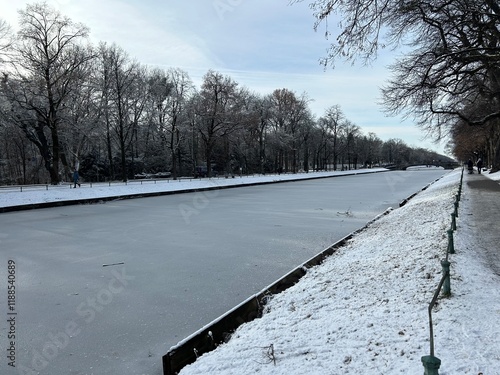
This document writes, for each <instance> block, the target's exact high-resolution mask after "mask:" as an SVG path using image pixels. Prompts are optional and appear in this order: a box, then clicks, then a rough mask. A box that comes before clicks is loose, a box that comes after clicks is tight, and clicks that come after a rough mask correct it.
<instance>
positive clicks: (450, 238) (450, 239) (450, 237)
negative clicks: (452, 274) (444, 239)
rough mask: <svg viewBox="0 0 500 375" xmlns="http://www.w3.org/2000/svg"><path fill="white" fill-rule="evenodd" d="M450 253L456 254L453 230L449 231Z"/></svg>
mask: <svg viewBox="0 0 500 375" xmlns="http://www.w3.org/2000/svg"><path fill="white" fill-rule="evenodd" d="M447 232H448V252H449V253H450V254H455V245H454V243H453V230H452V229H448V230H447Z"/></svg>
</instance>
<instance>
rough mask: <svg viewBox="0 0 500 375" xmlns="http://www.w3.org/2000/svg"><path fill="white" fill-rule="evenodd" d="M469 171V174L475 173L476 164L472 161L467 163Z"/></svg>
mask: <svg viewBox="0 0 500 375" xmlns="http://www.w3.org/2000/svg"><path fill="white" fill-rule="evenodd" d="M467 169H468V170H469V174H472V173H474V163H473V162H472V160H471V159H469V161H467Z"/></svg>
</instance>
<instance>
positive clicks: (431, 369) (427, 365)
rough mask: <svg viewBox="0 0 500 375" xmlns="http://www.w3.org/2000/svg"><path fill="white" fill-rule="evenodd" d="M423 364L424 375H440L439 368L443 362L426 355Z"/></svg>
mask: <svg viewBox="0 0 500 375" xmlns="http://www.w3.org/2000/svg"><path fill="white" fill-rule="evenodd" d="M422 364H423V365H424V369H425V372H424V375H439V371H438V370H439V367H440V366H441V360H440V359H439V358H437V357H434V356H433V355H425V356H423V357H422Z"/></svg>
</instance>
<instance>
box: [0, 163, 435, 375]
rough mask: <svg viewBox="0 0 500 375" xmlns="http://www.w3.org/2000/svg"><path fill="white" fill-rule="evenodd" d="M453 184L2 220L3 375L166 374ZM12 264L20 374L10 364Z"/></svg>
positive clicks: (195, 198)
mask: <svg viewBox="0 0 500 375" xmlns="http://www.w3.org/2000/svg"><path fill="white" fill-rule="evenodd" d="M444 173H445V172H444V171H442V170H432V171H431V170H429V171H414V172H386V173H377V174H368V175H357V176H344V177H336V178H328V179H321V180H312V181H302V182H288V183H280V184H273V185H265V186H254V187H244V188H237V189H227V190H220V191H211V192H199V193H190V194H177V195H171V196H165V197H155V198H142V199H134V200H124V201H114V202H108V203H105V204H96V205H79V206H69V207H61V208H50V209H41V210H33V211H23V212H17V213H5V214H0V241H1V248H0V266H1V269H0V277H1V280H2V282H1V283H0V285H1V286H2V287H1V288H0V300H1V301H2V303H1V304H0V306H2V312H1V313H2V319H1V322H2V323H0V345H1V347H2V353H4V354H3V355H2V359H1V361H0V373H1V374H8V375H9V374H30V375H31V374H51V375H53V374H65V375H66V374H68V375H76V374H79V375H83V374H89V375H90V374H96V375H105V374H110V375H111V374H112V375H115V374H116V375H118V374H119V375H123V374H127V375H146V374H147V375H160V374H161V373H162V370H161V356H162V355H163V354H165V353H166V352H167V351H168V349H169V348H170V347H171V346H172V345H174V344H176V343H177V342H178V341H179V340H181V339H183V338H185V337H186V336H188V335H189V334H191V333H193V332H194V331H196V330H197V329H199V328H201V327H202V326H203V325H205V324H207V323H209V322H210V321H211V320H213V319H214V318H216V317H218V316H219V315H221V314H223V313H224V312H226V311H227V310H228V309H230V308H232V307H233V306H235V305H237V304H238V303H240V302H241V301H243V300H245V299H246V298H247V297H248V296H250V295H252V294H254V293H256V292H258V291H260V290H261V289H263V288H264V287H265V286H267V285H269V284H271V283H272V282H274V281H275V280H277V279H279V278H280V277H281V276H282V275H284V274H285V273H287V272H288V271H290V270H291V269H293V268H295V267H296V266H298V265H299V264H301V263H303V262H305V261H306V260H308V259H309V258H311V257H312V256H314V255H316V254H317V253H319V252H320V251H322V250H323V249H324V248H326V247H328V246H329V245H330V244H332V243H334V242H336V241H337V240H338V239H340V238H342V237H343V236H345V235H347V234H348V233H350V232H352V231H353V230H355V229H358V228H359V227H361V226H363V225H364V224H365V223H366V222H367V221H369V220H370V219H372V218H373V217H375V216H376V215H377V214H379V213H381V212H383V211H384V210H385V209H386V208H388V207H397V206H398V204H399V202H400V201H401V200H403V199H404V198H406V197H408V196H409V195H411V194H413V193H415V192H416V191H418V190H420V188H422V187H423V186H425V185H427V184H428V183H429V182H431V181H433V180H435V179H436V178H438V177H440V176H441V175H443V174H444ZM9 260H10V261H14V262H15V271H16V300H15V307H16V312H17V315H16V316H15V336H16V337H15V346H16V368H12V367H10V366H8V364H7V363H8V362H9V360H8V359H7V355H5V353H6V352H7V353H8V350H9V345H10V341H9V340H8V339H7V338H6V336H7V333H9V331H10V326H9V324H10V323H9V322H8V319H10V318H11V316H10V315H8V310H7V307H6V303H4V301H7V287H5V285H6V284H7V280H8V277H7V271H8V263H9ZM11 263H12V262H11Z"/></svg>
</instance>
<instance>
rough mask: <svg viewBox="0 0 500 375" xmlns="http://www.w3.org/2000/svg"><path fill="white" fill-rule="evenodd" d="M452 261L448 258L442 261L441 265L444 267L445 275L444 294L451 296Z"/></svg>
mask: <svg viewBox="0 0 500 375" xmlns="http://www.w3.org/2000/svg"><path fill="white" fill-rule="evenodd" d="M450 264H451V263H450V262H448V261H447V260H442V261H441V266H442V267H443V275H445V278H444V283H443V295H444V296H450V295H451V286H450Z"/></svg>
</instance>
